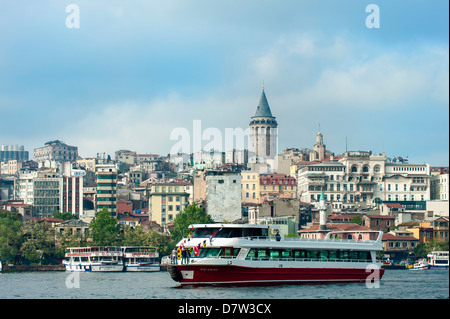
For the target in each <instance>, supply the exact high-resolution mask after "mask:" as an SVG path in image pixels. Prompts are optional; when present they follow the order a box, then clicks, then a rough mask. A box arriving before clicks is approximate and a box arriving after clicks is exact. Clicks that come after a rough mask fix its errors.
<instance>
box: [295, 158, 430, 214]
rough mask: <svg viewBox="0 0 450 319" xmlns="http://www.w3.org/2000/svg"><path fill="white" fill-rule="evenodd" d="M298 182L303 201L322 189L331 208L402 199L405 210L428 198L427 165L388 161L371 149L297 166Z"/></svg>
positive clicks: (421, 204) (420, 206)
mask: <svg viewBox="0 0 450 319" xmlns="http://www.w3.org/2000/svg"><path fill="white" fill-rule="evenodd" d="M297 184H298V198H299V199H300V200H301V201H302V202H307V203H317V202H318V199H319V196H320V192H321V190H323V192H324V195H325V198H326V200H327V202H329V203H330V204H331V207H332V209H333V211H340V210H342V209H345V208H364V207H374V206H376V205H377V204H378V203H381V202H402V203H403V204H404V206H405V207H406V208H407V209H408V210H423V209H425V206H424V203H425V201H427V200H429V199H430V195H429V194H430V167H429V165H428V164H408V163H404V162H391V161H388V159H387V158H386V156H385V155H384V154H375V155H374V154H372V153H371V152H370V151H349V152H346V153H345V154H344V155H343V156H342V157H341V158H340V159H339V160H337V161H324V162H322V163H319V164H312V165H306V166H304V167H303V168H301V169H299V171H298V173H297Z"/></svg>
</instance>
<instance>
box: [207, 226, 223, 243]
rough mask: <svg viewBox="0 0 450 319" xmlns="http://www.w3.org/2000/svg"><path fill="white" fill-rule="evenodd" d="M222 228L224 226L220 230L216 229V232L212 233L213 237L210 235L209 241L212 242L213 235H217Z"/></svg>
mask: <svg viewBox="0 0 450 319" xmlns="http://www.w3.org/2000/svg"><path fill="white" fill-rule="evenodd" d="M221 230H222V228H220V229H219V230H218V231H216V232H214V233H213V234H212V235H211V237H209V243H211V242H212V240H213V237H214V236H216V235H217V233H218V232H220V231H221Z"/></svg>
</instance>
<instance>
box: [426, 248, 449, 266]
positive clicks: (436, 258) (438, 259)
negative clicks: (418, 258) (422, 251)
mask: <svg viewBox="0 0 450 319" xmlns="http://www.w3.org/2000/svg"><path fill="white" fill-rule="evenodd" d="M427 259H428V264H429V265H430V267H431V268H441V269H448V251H432V252H431V253H429V254H428V255H427Z"/></svg>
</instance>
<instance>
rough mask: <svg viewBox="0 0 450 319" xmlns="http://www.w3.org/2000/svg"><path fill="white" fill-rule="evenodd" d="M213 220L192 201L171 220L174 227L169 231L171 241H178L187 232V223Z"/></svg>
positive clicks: (203, 222) (212, 221)
mask: <svg viewBox="0 0 450 319" xmlns="http://www.w3.org/2000/svg"><path fill="white" fill-rule="evenodd" d="M212 223H214V220H213V219H212V218H211V216H210V215H208V214H206V213H205V211H204V210H203V208H200V207H198V206H197V204H196V203H192V204H190V205H189V206H187V207H186V208H185V209H184V210H183V211H182V212H181V213H179V214H178V215H177V216H176V217H175V220H174V222H173V224H174V228H173V230H171V231H170V233H171V235H172V241H174V242H178V241H179V240H181V239H182V238H183V237H186V236H187V235H188V234H189V225H191V224H212Z"/></svg>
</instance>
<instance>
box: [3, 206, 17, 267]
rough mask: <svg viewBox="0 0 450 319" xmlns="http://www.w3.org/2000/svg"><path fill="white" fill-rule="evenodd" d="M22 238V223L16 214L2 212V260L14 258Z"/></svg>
mask: <svg viewBox="0 0 450 319" xmlns="http://www.w3.org/2000/svg"><path fill="white" fill-rule="evenodd" d="M21 239H22V223H21V221H20V220H19V217H18V216H17V215H16V214H11V213H7V212H0V260H14V258H15V256H16V255H17V252H18V251H19V248H20V245H21Z"/></svg>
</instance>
